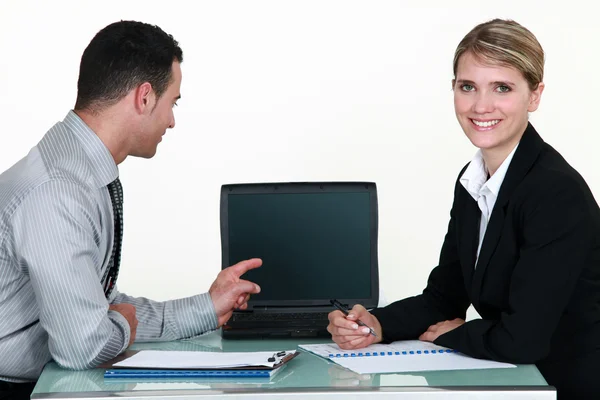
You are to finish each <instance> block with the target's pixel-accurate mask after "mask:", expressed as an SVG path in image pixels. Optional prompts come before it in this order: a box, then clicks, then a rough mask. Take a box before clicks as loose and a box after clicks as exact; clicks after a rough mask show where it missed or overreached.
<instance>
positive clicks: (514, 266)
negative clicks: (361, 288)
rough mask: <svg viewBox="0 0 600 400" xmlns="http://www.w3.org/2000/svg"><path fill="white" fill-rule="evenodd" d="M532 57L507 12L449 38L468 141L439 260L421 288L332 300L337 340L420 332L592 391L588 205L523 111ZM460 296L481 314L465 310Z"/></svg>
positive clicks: (345, 342) (538, 75)
mask: <svg viewBox="0 0 600 400" xmlns="http://www.w3.org/2000/svg"><path fill="white" fill-rule="evenodd" d="M543 65H544V53H543V50H542V48H541V46H540V44H539V43H538V41H537V39H536V38H535V36H534V35H533V34H532V33H531V32H529V31H528V30H527V29H526V28H524V27H523V26H521V25H519V24H517V23H516V22H514V21H506V20H498V19H496V20H493V21H490V22H486V23H483V24H481V25H478V26H476V27H475V28H474V29H473V30H472V31H471V32H469V33H468V34H467V35H466V36H465V38H464V39H463V40H462V41H461V43H460V44H459V45H458V48H457V49H456V53H455V57H454V76H455V79H454V80H453V81H452V87H453V91H454V107H455V111H456V116H457V118H458V122H459V123H460V125H461V127H462V128H463V130H464V132H465V134H466V135H467V137H468V138H469V140H470V141H471V142H472V143H473V145H475V146H476V147H478V148H479V150H478V151H477V154H476V155H475V157H474V159H473V160H472V161H471V162H470V163H469V164H468V165H467V166H466V167H465V168H463V170H462V171H461V172H460V174H459V175H458V179H457V182H456V186H455V190H454V204H453V207H452V210H451V213H450V223H449V226H448V233H447V234H446V237H445V240H444V244H443V247H442V251H441V256H440V263H439V265H438V266H437V267H436V268H434V269H433V271H432V272H431V275H430V277H429V280H428V283H427V287H426V288H425V290H424V291H423V293H422V294H421V295H418V296H415V297H411V298H407V299H404V300H400V301H397V302H395V303H393V304H390V305H389V306H387V307H385V308H380V309H375V310H372V312H371V313H369V312H368V311H366V310H365V309H364V307H362V306H360V305H356V306H355V307H354V308H353V309H352V311H351V313H350V315H349V316H348V317H344V315H343V314H342V313H341V312H340V311H334V312H332V313H331V314H330V315H329V321H330V324H329V326H328V330H329V332H330V333H331V334H332V337H333V340H334V341H335V342H336V343H337V344H338V345H339V346H340V347H341V348H343V349H355V348H361V347H365V346H368V345H370V344H372V343H376V342H380V341H384V342H390V341H395V340H403V339H416V338H419V339H420V340H424V341H429V342H434V343H435V344H438V345H441V346H446V347H450V348H453V349H456V350H458V351H460V352H462V353H464V354H467V355H469V356H472V357H477V358H486V359H492V360H497V361H505V362H512V363H527V364H529V363H535V364H536V365H537V366H538V368H539V370H540V371H541V373H542V374H543V375H544V377H545V378H546V380H547V381H548V383H549V384H550V385H553V386H555V387H556V388H557V392H558V395H559V398H568V399H571V398H592V397H598V396H600V384H599V383H598V382H599V381H600V379H598V377H597V376H596V375H597V374H598V371H599V370H600V210H599V208H598V205H597V203H596V202H595V200H594V197H593V195H592V193H591V191H590V189H589V188H588V186H587V185H586V183H585V181H584V180H583V178H582V177H581V176H580V175H579V174H578V173H577V172H576V171H575V170H574V169H573V168H572V167H571V166H570V165H569V164H568V163H567V162H566V161H565V160H564V159H563V158H562V157H561V156H560V154H558V153H557V152H556V151H555V150H554V149H553V148H552V147H551V146H549V145H548V144H546V143H545V142H544V141H543V140H542V139H541V138H540V136H539V135H538V134H537V132H536V131H535V129H534V128H533V126H532V125H531V124H530V123H529V122H528V113H530V112H533V111H535V110H536V109H537V108H538V105H539V103H540V98H541V95H542V92H543V90H544V83H543V82H542V78H543ZM470 304H473V305H474V307H475V309H476V310H477V311H478V312H479V314H480V315H481V319H475V320H472V321H469V322H465V321H464V319H465V316H466V310H467V308H468V307H469V305H470ZM358 319H360V320H361V321H362V322H364V323H365V324H366V325H367V326H369V327H372V328H373V329H374V330H375V332H376V333H377V336H373V335H370V334H369V331H368V329H367V328H364V327H359V326H358V325H357V324H356V322H355V321H356V320H358Z"/></svg>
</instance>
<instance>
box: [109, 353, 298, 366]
mask: <svg viewBox="0 0 600 400" xmlns="http://www.w3.org/2000/svg"><path fill="white" fill-rule="evenodd" d="M296 355H297V352H296V350H284V351H262V352H238V353H228V352H225V353H214V352H204V351H161V350H142V351H139V352H137V353H136V354H134V355H132V356H131V357H129V358H127V359H125V360H123V361H120V362H118V363H115V364H114V365H113V368H146V369H151V368H156V369H188V370H189V369H274V368H277V367H278V366H280V365H282V364H285V363H286V362H288V361H289V360H291V359H292V358H294V357H295V356H296Z"/></svg>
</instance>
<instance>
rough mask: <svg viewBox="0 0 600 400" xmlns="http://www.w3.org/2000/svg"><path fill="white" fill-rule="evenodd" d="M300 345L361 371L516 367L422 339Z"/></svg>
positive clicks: (382, 371) (383, 371)
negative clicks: (354, 345)
mask: <svg viewBox="0 0 600 400" xmlns="http://www.w3.org/2000/svg"><path fill="white" fill-rule="evenodd" d="M298 347H300V348H301V349H303V350H306V351H309V352H311V353H313V354H315V355H317V356H320V357H323V358H327V359H328V360H330V361H333V362H334V363H336V364H339V365H340V366H342V367H344V368H347V369H349V370H351V371H354V372H356V373H359V374H385V373H401V372H417V371H449V370H461V369H492V368H515V367H516V365H514V364H508V363H502V362H497V361H490V360H480V359H477V358H472V357H468V356H466V355H464V354H461V353H459V352H457V351H455V350H451V349H448V348H446V347H442V346H437V345H435V344H433V343H428V342H422V341H420V340H402V341H398V342H393V343H390V344H374V345H371V346H369V347H366V348H364V349H359V350H342V349H340V348H339V347H338V345H336V344H308V345H299V346H298Z"/></svg>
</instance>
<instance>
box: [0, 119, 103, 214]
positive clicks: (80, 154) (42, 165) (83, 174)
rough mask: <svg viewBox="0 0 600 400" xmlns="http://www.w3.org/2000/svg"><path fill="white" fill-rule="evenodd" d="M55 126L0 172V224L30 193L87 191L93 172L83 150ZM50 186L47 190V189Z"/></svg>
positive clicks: (90, 185) (90, 188) (92, 185)
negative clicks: (23, 154)
mask: <svg viewBox="0 0 600 400" xmlns="http://www.w3.org/2000/svg"><path fill="white" fill-rule="evenodd" d="M56 128H57V126H56V125H55V126H54V127H53V128H52V129H50V130H49V131H48V132H47V133H46V135H45V136H44V137H43V138H42V140H41V141H40V142H39V143H38V144H37V145H36V146H35V147H33V148H32V149H31V150H30V151H29V153H28V154H27V155H26V156H25V157H23V158H22V159H21V160H19V161H18V162H17V163H15V164H14V165H13V166H12V167H10V168H9V169H8V170H6V171H4V172H3V173H2V174H0V223H1V222H2V220H4V221H5V222H6V218H7V217H10V215H12V213H13V212H14V211H15V209H16V208H17V207H18V206H19V205H20V204H21V203H22V202H23V201H24V200H25V199H26V198H27V197H28V196H30V195H31V194H32V193H34V192H37V193H39V192H50V191H51V190H52V188H54V189H57V188H59V187H61V186H62V187H63V188H64V189H66V190H67V191H73V190H76V191H78V192H81V193H84V192H88V193H89V192H90V191H91V190H92V188H93V187H94V179H93V177H94V175H93V170H92V168H91V166H90V165H89V162H87V159H86V153H85V151H84V150H83V149H82V148H81V146H80V144H79V143H78V142H77V141H76V140H70V139H69V138H68V137H65V135H68V132H67V130H65V129H56ZM49 189H50V190H49Z"/></svg>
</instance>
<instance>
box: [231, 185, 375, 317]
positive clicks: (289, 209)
mask: <svg viewBox="0 0 600 400" xmlns="http://www.w3.org/2000/svg"><path fill="white" fill-rule="evenodd" d="M221 228H222V232H221V238H222V244H223V267H227V266H229V265H233V264H235V263H237V262H239V261H241V260H245V259H248V258H253V257H258V258H261V259H262V260H263V265H262V267H260V268H258V269H255V270H252V271H249V272H247V273H246V274H245V275H244V276H243V278H244V279H248V280H251V281H253V282H256V283H258V284H259V285H260V286H261V293H260V294H258V295H253V296H252V298H251V301H250V303H249V305H250V306H255V307H256V306H259V305H264V306H302V305H306V306H314V305H329V300H330V299H334V298H335V299H339V300H340V301H343V302H345V303H359V302H360V303H362V304H364V305H366V306H371V307H372V306H376V304H377V299H378V292H379V288H378V278H377V276H378V273H377V196H376V187H375V184H374V183H345V182H344V183H288V184H281V183H278V184H253V185H225V186H223V190H222V198H221ZM373 302H374V304H371V303H373Z"/></svg>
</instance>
